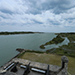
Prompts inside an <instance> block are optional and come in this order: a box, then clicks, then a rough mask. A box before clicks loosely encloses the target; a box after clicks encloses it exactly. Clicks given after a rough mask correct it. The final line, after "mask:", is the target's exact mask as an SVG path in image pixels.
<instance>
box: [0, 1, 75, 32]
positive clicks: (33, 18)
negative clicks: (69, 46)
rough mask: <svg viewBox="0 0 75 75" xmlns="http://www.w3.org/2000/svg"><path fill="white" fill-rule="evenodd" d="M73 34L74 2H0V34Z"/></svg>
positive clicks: (74, 30) (74, 26) (74, 21)
mask: <svg viewBox="0 0 75 75" xmlns="http://www.w3.org/2000/svg"><path fill="white" fill-rule="evenodd" d="M1 31H33V32H38V31H39V32H75V0H0V32H1Z"/></svg>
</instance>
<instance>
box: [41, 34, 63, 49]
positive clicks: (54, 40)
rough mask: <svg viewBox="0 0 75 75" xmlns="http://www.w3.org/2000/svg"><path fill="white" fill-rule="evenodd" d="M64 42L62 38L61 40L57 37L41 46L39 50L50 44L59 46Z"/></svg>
mask: <svg viewBox="0 0 75 75" xmlns="http://www.w3.org/2000/svg"><path fill="white" fill-rule="evenodd" d="M63 41H64V38H62V37H61V36H60V35H57V36H56V37H55V38H53V39H52V40H51V41H49V42H46V43H45V44H43V45H41V46H40V48H41V49H45V47H44V46H46V45H51V44H59V43H61V42H63Z"/></svg>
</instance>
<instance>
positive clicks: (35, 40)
mask: <svg viewBox="0 0 75 75" xmlns="http://www.w3.org/2000/svg"><path fill="white" fill-rule="evenodd" d="M54 37H56V35H55V34H54V33H44V34H39V33H37V34H19V35H0V66H1V65H3V64H5V63H7V62H8V61H9V60H10V59H11V58H13V57H14V56H15V55H16V54H18V52H17V51H16V49H17V48H24V49H30V50H39V51H45V50H47V49H50V48H54V47H58V46H59V44H58V45H55V44H54V45H51V46H50V45H49V46H46V49H43V50H42V49H40V47H39V46H40V45H42V44H44V43H46V42H48V41H50V40H52V39H53V38H54ZM68 42H69V40H68V39H67V38H66V39H65V41H64V42H62V43H61V45H63V44H68Z"/></svg>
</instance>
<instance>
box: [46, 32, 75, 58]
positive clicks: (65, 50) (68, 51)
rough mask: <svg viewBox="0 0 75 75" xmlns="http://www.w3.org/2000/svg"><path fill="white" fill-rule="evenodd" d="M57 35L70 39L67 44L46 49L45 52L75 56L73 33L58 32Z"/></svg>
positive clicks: (74, 36) (74, 37)
mask: <svg viewBox="0 0 75 75" xmlns="http://www.w3.org/2000/svg"><path fill="white" fill-rule="evenodd" d="M58 35H59V36H62V37H67V38H68V39H69V40H70V42H69V43H68V45H63V46H61V47H59V48H55V49H54V48H53V49H50V50H47V51H46V53H55V54H58V55H67V56H71V57H74V58H75V43H74V41H75V33H60V34H58Z"/></svg>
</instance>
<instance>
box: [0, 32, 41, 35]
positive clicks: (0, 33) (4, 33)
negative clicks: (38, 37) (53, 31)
mask: <svg viewBox="0 0 75 75" xmlns="http://www.w3.org/2000/svg"><path fill="white" fill-rule="evenodd" d="M34 33H42V32H0V35H10V34H11V35H13V34H34Z"/></svg>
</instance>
